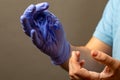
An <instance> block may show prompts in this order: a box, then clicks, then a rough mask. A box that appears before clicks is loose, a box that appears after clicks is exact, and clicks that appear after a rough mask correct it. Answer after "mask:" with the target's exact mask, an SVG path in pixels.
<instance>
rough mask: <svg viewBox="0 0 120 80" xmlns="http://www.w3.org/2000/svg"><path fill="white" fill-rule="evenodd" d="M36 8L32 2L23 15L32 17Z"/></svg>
mask: <svg viewBox="0 0 120 80" xmlns="http://www.w3.org/2000/svg"><path fill="white" fill-rule="evenodd" d="M35 10H36V7H35V5H33V4H31V5H30V6H28V8H27V9H26V10H25V11H24V13H23V16H26V17H31V16H32V15H33V13H34V11H35Z"/></svg>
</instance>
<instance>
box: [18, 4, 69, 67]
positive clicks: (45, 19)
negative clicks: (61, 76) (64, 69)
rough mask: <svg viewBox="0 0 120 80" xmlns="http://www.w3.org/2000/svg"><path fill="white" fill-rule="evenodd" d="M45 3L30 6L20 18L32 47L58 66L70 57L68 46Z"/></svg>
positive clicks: (61, 28) (63, 33)
mask: <svg viewBox="0 0 120 80" xmlns="http://www.w3.org/2000/svg"><path fill="white" fill-rule="evenodd" d="M48 7H49V4H48V3H47V2H43V3H39V4H36V5H33V4H31V5H30V6H29V7H28V8H27V9H26V10H25V11H24V13H23V15H22V16H21V17H20V22H21V24H22V28H23V30H24V32H25V33H26V34H27V35H28V36H29V37H30V38H31V39H32V42H33V43H34V45H35V46H36V47H37V48H38V49H40V50H41V51H42V52H44V53H45V54H47V55H48V56H50V58H51V60H52V63H54V64H56V65H59V64H62V63H64V62H65V61H66V60H67V59H68V58H69V56H70V44H69V42H68V41H67V40H66V36H65V32H64V30H63V27H62V24H61V23H60V21H59V19H58V18H57V17H56V16H55V15H54V14H52V13H51V12H50V11H48Z"/></svg>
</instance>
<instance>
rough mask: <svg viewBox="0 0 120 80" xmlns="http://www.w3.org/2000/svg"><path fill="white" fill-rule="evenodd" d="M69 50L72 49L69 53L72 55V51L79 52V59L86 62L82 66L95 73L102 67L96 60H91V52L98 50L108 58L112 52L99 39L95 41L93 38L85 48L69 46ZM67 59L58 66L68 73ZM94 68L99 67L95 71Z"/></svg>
mask: <svg viewBox="0 0 120 80" xmlns="http://www.w3.org/2000/svg"><path fill="white" fill-rule="evenodd" d="M71 49H72V50H71V53H72V51H79V52H80V53H81V56H80V59H84V60H85V61H86V64H85V65H84V67H85V68H87V69H88V70H94V71H97V72H100V71H102V69H103V68H104V66H103V65H101V64H99V63H98V62H97V61H96V60H94V59H93V58H92V56H91V51H92V50H99V51H102V52H104V53H106V54H108V55H110V56H111V52H112V48H111V46H108V45H107V44H105V43H103V42H101V41H100V40H99V39H97V38H95V37H92V38H91V39H90V40H89V42H88V43H87V44H86V45H85V46H80V47H76V46H72V45H71ZM69 59H70V58H69ZM69 59H68V60H66V62H64V63H63V64H61V65H60V66H61V67H62V68H63V69H65V70H67V71H69V66H68V65H69ZM91 63H92V64H91ZM93 65H94V68H92V69H91V67H90V66H93ZM96 67H99V69H98V68H97V69H96Z"/></svg>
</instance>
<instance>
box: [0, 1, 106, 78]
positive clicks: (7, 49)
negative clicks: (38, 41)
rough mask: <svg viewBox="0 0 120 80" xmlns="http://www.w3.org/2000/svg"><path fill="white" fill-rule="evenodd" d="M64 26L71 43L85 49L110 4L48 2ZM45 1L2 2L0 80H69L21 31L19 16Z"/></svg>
mask: <svg viewBox="0 0 120 80" xmlns="http://www.w3.org/2000/svg"><path fill="white" fill-rule="evenodd" d="M46 1H47V2H49V3H50V8H49V10H50V11H51V12H53V13H54V14H55V15H56V16H57V17H58V18H59V19H60V20H61V22H62V24H63V27H64V30H65V32H66V36H67V39H68V41H69V42H70V43H71V44H73V45H76V46H80V45H84V44H86V43H87V41H88V40H89V39H90V37H91V36H92V33H93V31H94V30H95V27H96V26H97V24H98V21H99V20H100V18H101V16H102V12H103V9H104V7H105V4H106V2H107V0H46ZM40 2H44V0H0V80H68V78H69V76H68V73H67V72H65V71H64V70H63V69H61V68H60V67H59V66H54V65H52V64H51V62H50V59H49V57H48V56H46V55H44V54H43V53H42V52H41V51H40V50H38V49H37V48H36V47H35V46H34V45H33V44H32V41H31V40H30V38H28V37H27V36H26V35H25V34H24V33H23V30H22V28H21V24H20V20H19V18H20V15H21V14H22V13H23V11H24V10H25V8H27V6H29V5H30V4H36V3H40Z"/></svg>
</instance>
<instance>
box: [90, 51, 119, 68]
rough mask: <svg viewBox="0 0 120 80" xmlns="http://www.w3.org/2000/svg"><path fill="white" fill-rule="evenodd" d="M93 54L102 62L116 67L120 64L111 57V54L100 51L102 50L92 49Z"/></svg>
mask: <svg viewBox="0 0 120 80" xmlns="http://www.w3.org/2000/svg"><path fill="white" fill-rule="evenodd" d="M91 55H92V56H93V58H94V59H95V60H97V61H99V62H100V63H102V64H105V65H106V66H108V67H110V68H112V69H115V68H116V67H117V65H118V63H117V61H116V60H115V59H113V58H112V57H110V56H109V55H107V54H105V53H103V52H100V51H92V52H91Z"/></svg>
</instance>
